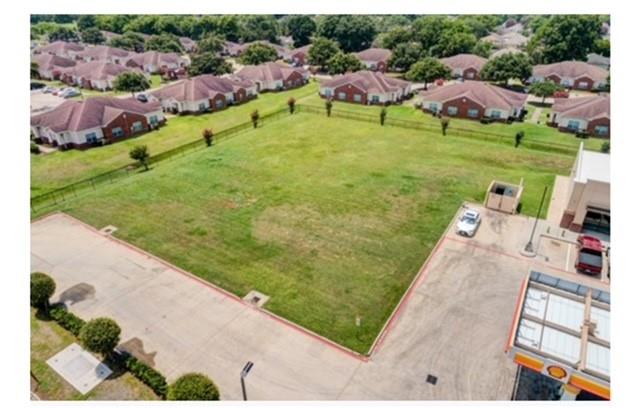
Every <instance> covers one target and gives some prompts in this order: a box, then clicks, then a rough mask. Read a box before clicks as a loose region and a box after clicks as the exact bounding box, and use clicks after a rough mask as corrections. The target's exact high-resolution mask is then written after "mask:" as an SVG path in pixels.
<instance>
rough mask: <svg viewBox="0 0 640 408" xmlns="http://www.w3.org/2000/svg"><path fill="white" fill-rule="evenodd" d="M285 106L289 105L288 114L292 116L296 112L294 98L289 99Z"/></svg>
mask: <svg viewBox="0 0 640 408" xmlns="http://www.w3.org/2000/svg"><path fill="white" fill-rule="evenodd" d="M287 105H289V113H291V114H293V112H294V111H295V110H296V98H294V97H291V98H289V100H288V101H287Z"/></svg>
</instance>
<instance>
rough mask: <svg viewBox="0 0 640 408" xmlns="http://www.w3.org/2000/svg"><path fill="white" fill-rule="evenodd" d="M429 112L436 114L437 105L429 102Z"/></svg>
mask: <svg viewBox="0 0 640 408" xmlns="http://www.w3.org/2000/svg"><path fill="white" fill-rule="evenodd" d="M429 110H430V111H431V112H437V111H438V104H437V103H435V102H431V103H430V104H429Z"/></svg>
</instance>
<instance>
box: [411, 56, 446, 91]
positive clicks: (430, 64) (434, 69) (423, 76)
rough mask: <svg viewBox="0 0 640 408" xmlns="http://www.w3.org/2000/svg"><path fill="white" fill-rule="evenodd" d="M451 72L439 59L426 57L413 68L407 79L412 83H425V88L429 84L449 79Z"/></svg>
mask: <svg viewBox="0 0 640 408" xmlns="http://www.w3.org/2000/svg"><path fill="white" fill-rule="evenodd" d="M450 76H451V70H450V69H449V67H447V66H446V65H444V64H443V63H441V62H440V61H438V59H437V58H433V57H426V58H423V59H421V60H420V61H418V62H416V63H415V64H413V65H412V66H411V68H410V69H409V72H407V74H406V77H407V79H409V80H410V81H416V82H424V86H425V88H426V87H427V83H429V82H433V81H435V80H436V79H440V78H445V79H446V78H449V77H450Z"/></svg>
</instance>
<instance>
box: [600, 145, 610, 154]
mask: <svg viewBox="0 0 640 408" xmlns="http://www.w3.org/2000/svg"><path fill="white" fill-rule="evenodd" d="M600 151H601V152H602V153H609V152H610V151H611V143H610V142H602V144H601V145H600Z"/></svg>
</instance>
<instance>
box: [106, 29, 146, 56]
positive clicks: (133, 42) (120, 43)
mask: <svg viewBox="0 0 640 408" xmlns="http://www.w3.org/2000/svg"><path fill="white" fill-rule="evenodd" d="M109 45H110V46H112V47H118V48H122V49H123V50H129V51H135V52H144V37H143V36H142V35H140V34H138V33H134V32H133V31H127V32H126V33H124V34H123V35H121V36H119V37H114V38H112V39H111V40H109Z"/></svg>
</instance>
